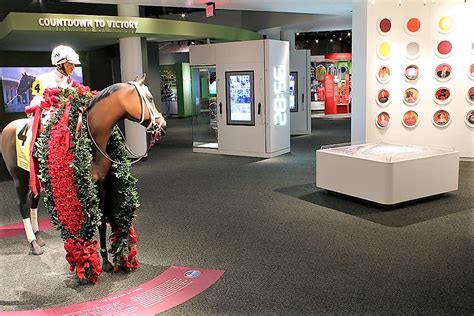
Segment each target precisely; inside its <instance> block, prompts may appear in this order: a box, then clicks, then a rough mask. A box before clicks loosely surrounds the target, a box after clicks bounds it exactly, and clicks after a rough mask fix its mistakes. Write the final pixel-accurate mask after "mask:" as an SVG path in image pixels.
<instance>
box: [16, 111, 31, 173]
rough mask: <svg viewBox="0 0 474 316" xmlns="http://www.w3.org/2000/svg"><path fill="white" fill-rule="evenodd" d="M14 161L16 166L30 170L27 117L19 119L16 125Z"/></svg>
mask: <svg viewBox="0 0 474 316" xmlns="http://www.w3.org/2000/svg"><path fill="white" fill-rule="evenodd" d="M15 143H16V163H17V166H18V167H20V168H22V169H25V170H26V171H30V143H31V122H30V120H28V119H24V120H21V121H20V122H18V124H17V125H16V137H15Z"/></svg>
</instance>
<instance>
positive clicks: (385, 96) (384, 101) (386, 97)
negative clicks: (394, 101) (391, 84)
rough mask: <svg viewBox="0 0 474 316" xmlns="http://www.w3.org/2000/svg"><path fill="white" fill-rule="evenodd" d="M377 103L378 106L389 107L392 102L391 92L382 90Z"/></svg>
mask: <svg viewBox="0 0 474 316" xmlns="http://www.w3.org/2000/svg"><path fill="white" fill-rule="evenodd" d="M375 101H377V104H378V105H380V106H387V105H388V104H389V103H390V101H391V99H390V92H389V91H388V90H387V89H380V90H379V92H378V93H377V97H376V99H375Z"/></svg>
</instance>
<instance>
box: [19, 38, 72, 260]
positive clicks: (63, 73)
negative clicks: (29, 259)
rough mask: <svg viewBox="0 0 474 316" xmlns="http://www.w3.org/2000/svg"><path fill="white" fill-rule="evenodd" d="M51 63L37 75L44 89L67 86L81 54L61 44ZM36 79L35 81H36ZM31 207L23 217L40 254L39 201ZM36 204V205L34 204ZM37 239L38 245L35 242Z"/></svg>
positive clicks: (38, 100)
mask: <svg viewBox="0 0 474 316" xmlns="http://www.w3.org/2000/svg"><path fill="white" fill-rule="evenodd" d="M51 64H52V65H53V66H56V69H54V70H53V71H51V72H49V73H45V74H41V75H39V76H38V77H36V81H40V82H41V87H42V90H43V92H44V90H46V89H48V88H67V87H69V86H70V84H69V83H68V82H67V81H68V79H69V77H70V76H71V75H72V73H73V71H74V68H75V65H80V64H81V62H80V61H79V55H78V54H77V53H76V52H75V51H74V49H72V48H71V47H69V46H64V45H60V46H58V47H56V48H55V49H53V51H52V53H51ZM36 81H35V82H36ZM43 99H44V98H43V95H42V94H41V95H37V96H35V97H34V98H33V100H31V103H30V106H35V105H40V104H41V102H42V101H43ZM45 112H46V111H43V116H42V120H43V121H45V120H48V119H49V114H50V113H49V112H46V113H45ZM32 204H33V205H32V206H31V208H30V216H31V220H30V218H25V219H23V225H24V227H25V232H26V238H27V239H28V243H30V245H31V249H32V252H33V254H35V255H40V254H42V253H43V250H42V249H41V248H40V247H37V245H38V246H44V245H45V242H44V241H43V240H42V239H41V237H40V236H39V225H38V208H37V204H38V203H37V202H36V203H32ZM34 204H36V205H34ZM34 241H36V242H35V243H37V245H35V244H34V243H33V242H34Z"/></svg>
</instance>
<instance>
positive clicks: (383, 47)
mask: <svg viewBox="0 0 474 316" xmlns="http://www.w3.org/2000/svg"><path fill="white" fill-rule="evenodd" d="M377 56H379V58H380V59H382V60H386V59H389V58H390V57H391V56H392V45H390V43H389V42H382V43H380V45H379V46H378V47H377Z"/></svg>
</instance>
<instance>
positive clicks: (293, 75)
mask: <svg viewBox="0 0 474 316" xmlns="http://www.w3.org/2000/svg"><path fill="white" fill-rule="evenodd" d="M288 92H289V94H290V111H291V112H297V111H298V104H297V102H298V99H297V97H298V73H297V72H290V88H289V90H288Z"/></svg>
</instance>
